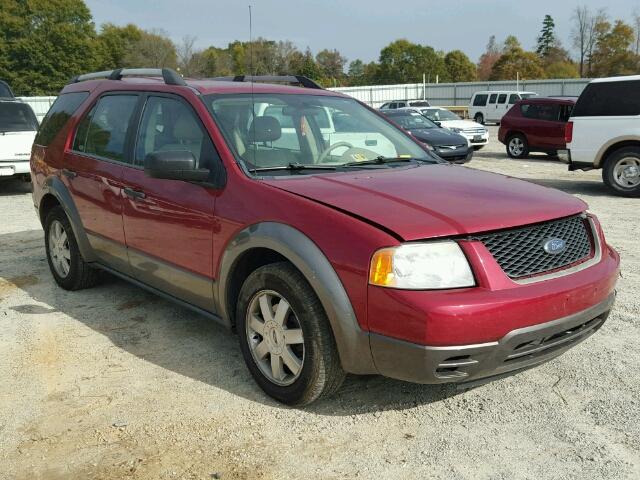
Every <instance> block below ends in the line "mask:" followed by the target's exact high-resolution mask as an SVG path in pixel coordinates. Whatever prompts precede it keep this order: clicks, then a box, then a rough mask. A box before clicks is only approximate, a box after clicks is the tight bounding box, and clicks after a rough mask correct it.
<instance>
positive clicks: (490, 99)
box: [489, 93, 498, 104]
mask: <svg viewBox="0 0 640 480" xmlns="http://www.w3.org/2000/svg"><path fill="white" fill-rule="evenodd" d="M497 99H498V94H497V93H492V94H491V96H490V97H489V103H491V104H494V103H496V100H497Z"/></svg>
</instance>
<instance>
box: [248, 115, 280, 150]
mask: <svg viewBox="0 0 640 480" xmlns="http://www.w3.org/2000/svg"><path fill="white" fill-rule="evenodd" d="M281 136H282V128H281V127H280V122H279V121H278V119H277V118H276V117H270V116H269V115H265V116H263V117H255V118H254V119H253V122H251V127H249V141H251V142H254V143H257V142H275V141H276V140H278V139H279V138H280V137H281Z"/></svg>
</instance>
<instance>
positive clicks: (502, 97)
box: [498, 93, 507, 105]
mask: <svg viewBox="0 0 640 480" xmlns="http://www.w3.org/2000/svg"><path fill="white" fill-rule="evenodd" d="M498 103H499V104H500V105H504V104H505V103H507V94H506V93H501V94H500V95H499V96H498Z"/></svg>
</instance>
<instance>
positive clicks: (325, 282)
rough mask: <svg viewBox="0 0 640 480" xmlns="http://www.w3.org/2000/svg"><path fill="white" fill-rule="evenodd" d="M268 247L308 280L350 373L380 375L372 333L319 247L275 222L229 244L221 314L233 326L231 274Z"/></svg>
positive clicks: (244, 232) (223, 267)
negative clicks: (252, 254) (248, 255)
mask: <svg viewBox="0 0 640 480" xmlns="http://www.w3.org/2000/svg"><path fill="white" fill-rule="evenodd" d="M253 248H268V249H270V250H273V251H275V252H277V253H279V254H280V255H282V256H283V257H285V258H287V259H288V260H289V261H290V262H291V263H292V264H293V265H295V266H296V268H297V269H298V270H300V272H302V274H303V275H304V277H305V278H306V279H307V281H308V282H309V284H310V285H311V288H313V290H314V291H315V292H316V295H318V298H319V300H320V302H321V303H322V306H323V307H324V310H325V312H326V314H327V317H328V318H329V322H330V324H331V328H332V330H333V334H334V337H335V339H336V344H337V346H338V352H339V354H340V361H341V363H342V367H343V368H344V369H345V370H346V371H347V372H349V373H355V374H374V373H378V372H377V370H376V368H375V366H374V364H373V359H372V356H371V349H370V346H369V333H368V332H365V331H363V330H362V329H361V328H360V325H359V324H358V320H357V319H356V315H355V313H354V311H353V307H352V306H351V302H350V300H349V297H348V296H347V292H346V291H345V289H344V286H343V285H342V282H341V281H340V278H339V277H338V274H337V273H336V272H335V270H334V269H333V266H332V265H331V263H330V262H329V260H328V259H327V257H325V255H324V254H323V253H322V251H321V250H320V249H319V248H318V246H317V245H316V244H315V243H314V242H313V241H312V240H311V239H310V238H309V237H307V236H306V235H304V234H303V233H302V232H300V231H299V230H296V229H295V228H292V227H290V226H288V225H284V224H281V223H275V222H264V223H258V224H255V225H251V226H249V227H247V228H245V229H244V230H242V231H241V232H239V233H238V234H237V235H236V236H235V237H234V238H233V240H231V242H229V244H228V246H227V248H226V249H225V252H224V254H223V256H222V260H221V262H220V272H219V277H218V278H219V281H218V282H217V286H218V293H217V295H216V296H215V298H217V299H218V303H219V305H218V306H217V307H218V309H217V310H218V312H220V314H221V317H222V318H224V319H226V321H227V322H229V326H230V325H231V321H232V320H231V319H230V317H229V305H228V304H227V301H226V298H227V293H228V284H229V278H230V274H231V272H232V271H233V267H234V266H235V264H236V262H237V260H238V259H239V258H240V257H241V256H242V254H243V253H244V252H246V251H248V250H250V249H253Z"/></svg>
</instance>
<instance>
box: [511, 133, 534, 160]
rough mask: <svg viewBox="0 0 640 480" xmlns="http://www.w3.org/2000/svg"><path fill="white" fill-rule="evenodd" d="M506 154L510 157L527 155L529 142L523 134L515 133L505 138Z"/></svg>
mask: <svg viewBox="0 0 640 480" xmlns="http://www.w3.org/2000/svg"><path fill="white" fill-rule="evenodd" d="M507 155H509V157H511V158H525V157H526V156H527V155H529V144H528V143H527V139H526V137H525V136H524V135H522V134H520V133H516V134H515V135H510V136H509V138H508V139H507Z"/></svg>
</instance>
